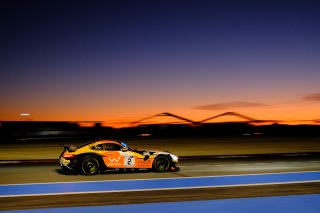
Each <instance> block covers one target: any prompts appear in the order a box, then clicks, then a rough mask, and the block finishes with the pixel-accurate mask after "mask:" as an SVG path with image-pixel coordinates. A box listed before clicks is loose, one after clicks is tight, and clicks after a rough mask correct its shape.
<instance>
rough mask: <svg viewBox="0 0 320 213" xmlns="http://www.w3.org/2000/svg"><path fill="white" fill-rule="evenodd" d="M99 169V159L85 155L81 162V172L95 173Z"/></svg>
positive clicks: (85, 173)
mask: <svg viewBox="0 0 320 213" xmlns="http://www.w3.org/2000/svg"><path fill="white" fill-rule="evenodd" d="M98 171H99V161H98V160H97V159H96V158H95V157H91V156H88V157H85V158H84V159H83V160H82V162H81V173H82V174H84V175H96V174H97V173H98Z"/></svg>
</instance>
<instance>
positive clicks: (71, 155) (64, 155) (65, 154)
mask: <svg viewBox="0 0 320 213" xmlns="http://www.w3.org/2000/svg"><path fill="white" fill-rule="evenodd" d="M62 157H63V158H74V157H75V155H74V154H70V153H64V154H63V155H62Z"/></svg>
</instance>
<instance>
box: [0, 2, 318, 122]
mask: <svg viewBox="0 0 320 213" xmlns="http://www.w3.org/2000/svg"><path fill="white" fill-rule="evenodd" d="M0 24H1V25H0V26H1V33H0V39H1V48H0V55H1V61H0V121H16V120H25V119H26V118H25V116H21V115H20V114H21V113H30V116H28V118H27V119H30V120H34V121H106V122H107V123H108V122H109V123H122V122H128V121H135V120H139V119H141V118H144V117H148V116H151V115H153V114H157V113H161V112H171V113H174V114H177V115H181V116H184V117H187V118H190V119H192V120H196V121H197V120H203V119H206V118H208V117H211V116H214V115H218V114H221V113H224V112H228V111H234V112H239V113H241V114H245V115H247V116H249V117H253V118H256V119H275V120H286V121H287V120H288V121H292V120H298V121H299V122H300V120H313V119H320V1H308V0H300V1H295V0H290V1H289V0H288V1H283V0H252V1H246V0H219V1H218V0H208V1H207V0H144V1H142V0H126V1H124V0H113V1H109V0H106V1H95V0H91V1H90V0H88V1H83V0H79V1H71V0H69V1H65V0H52V1H43V0H33V1H31V0H21V1H16V0H5V1H1V3H0ZM221 119H222V118H221ZM303 122H304V121H301V123H303Z"/></svg>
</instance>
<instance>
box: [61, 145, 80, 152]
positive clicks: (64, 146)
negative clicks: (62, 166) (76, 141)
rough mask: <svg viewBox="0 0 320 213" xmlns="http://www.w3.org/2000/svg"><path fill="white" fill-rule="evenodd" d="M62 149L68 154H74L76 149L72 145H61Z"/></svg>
mask: <svg viewBox="0 0 320 213" xmlns="http://www.w3.org/2000/svg"><path fill="white" fill-rule="evenodd" d="M63 148H64V150H67V151H68V152H74V151H76V150H77V147H75V146H74V145H63Z"/></svg>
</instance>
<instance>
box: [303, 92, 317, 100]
mask: <svg viewBox="0 0 320 213" xmlns="http://www.w3.org/2000/svg"><path fill="white" fill-rule="evenodd" d="M302 99H303V100H308V101H320V93H312V94H309V95H306V96H304V97H303V98H302Z"/></svg>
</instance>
